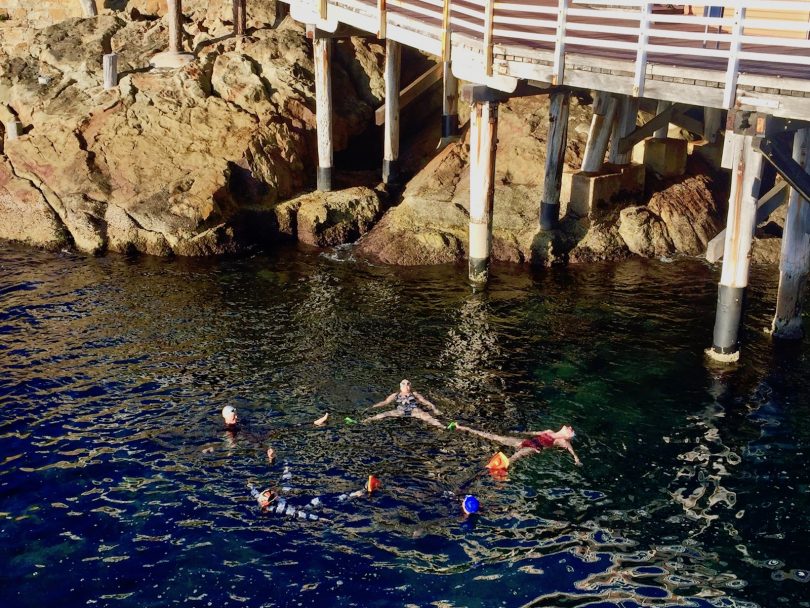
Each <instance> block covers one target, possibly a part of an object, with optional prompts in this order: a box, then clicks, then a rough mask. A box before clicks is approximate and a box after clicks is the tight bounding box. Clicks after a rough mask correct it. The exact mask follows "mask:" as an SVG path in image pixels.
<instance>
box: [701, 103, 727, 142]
mask: <svg viewBox="0 0 810 608" xmlns="http://www.w3.org/2000/svg"><path fill="white" fill-rule="evenodd" d="M722 118H723V110H721V109H719V108H703V139H705V140H706V141H708V142H709V143H714V142H715V141H717V134H718V132H719V131H720V127H721V126H722V125H721V124H720V123H721V122H722Z"/></svg>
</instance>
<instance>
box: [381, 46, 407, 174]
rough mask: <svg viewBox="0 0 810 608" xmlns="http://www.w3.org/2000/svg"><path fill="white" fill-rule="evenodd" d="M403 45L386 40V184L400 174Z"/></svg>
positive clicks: (383, 171)
mask: <svg viewBox="0 0 810 608" xmlns="http://www.w3.org/2000/svg"><path fill="white" fill-rule="evenodd" d="M401 57H402V47H401V45H400V44H399V43H398V42H394V41H393V40H391V39H390V38H386V40H385V125H384V127H383V129H384V130H385V134H384V146H385V150H384V152H383V168H382V179H383V183H385V184H392V183H395V182H396V181H397V177H398V175H399V171H398V167H397V165H398V160H399V90H400V77H399V74H400V65H401Z"/></svg>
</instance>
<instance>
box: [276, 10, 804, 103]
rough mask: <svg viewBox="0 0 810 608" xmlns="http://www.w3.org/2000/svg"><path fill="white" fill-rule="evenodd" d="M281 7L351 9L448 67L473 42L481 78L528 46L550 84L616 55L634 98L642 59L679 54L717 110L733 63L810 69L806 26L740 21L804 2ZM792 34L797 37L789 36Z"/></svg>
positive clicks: (730, 84)
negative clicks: (710, 84) (713, 95)
mask: <svg viewBox="0 0 810 608" xmlns="http://www.w3.org/2000/svg"><path fill="white" fill-rule="evenodd" d="M285 1H289V3H290V4H291V5H310V6H311V8H312V9H314V11H315V12H317V14H318V15H319V16H320V17H321V18H322V19H326V18H327V17H328V16H329V14H330V9H332V8H333V7H334V8H335V9H336V12H337V11H340V12H341V13H342V14H344V15H346V14H348V13H347V11H351V13H353V14H356V15H357V16H358V17H363V18H364V19H366V20H367V21H366V22H368V23H369V24H371V23H373V24H374V25H373V27H367V28H366V29H367V30H368V31H370V32H374V33H377V34H379V35H381V36H385V34H386V25H388V26H391V24H396V25H398V26H400V27H404V28H407V29H409V30H413V31H418V32H419V33H420V35H421V36H422V37H423V38H426V39H430V40H435V41H436V43H437V44H435V46H434V47H431V49H426V48H423V49H422V50H428V51H431V50H433V51H438V52H437V54H439V55H442V56H443V58H444V59H445V60H449V59H450V54H451V53H452V48H453V46H454V45H455V44H456V43H460V44H465V45H467V46H469V45H470V43H472V44H473V45H475V46H477V48H478V49H480V51H481V54H482V58H481V64H482V68H483V73H484V74H485V75H487V76H492V75H493V71H494V68H495V66H496V64H497V63H498V62H504V61H506V57H507V56H509V55H514V56H520V55H521V48H528V49H531V50H532V51H538V50H539V51H544V52H547V53H549V54H550V58H551V62H552V75H551V80H552V84H564V83H565V64H566V57H567V56H570V55H571V54H577V55H594V56H599V55H600V51H601V50H604V49H606V48H609V49H610V50H611V51H623V52H624V53H625V55H626V59H627V60H629V61H632V62H633V63H634V69H633V74H634V76H633V94H634V95H635V96H637V97H641V96H643V95H644V88H645V82H646V80H647V78H648V76H647V74H648V69H647V68H648V63H651V62H650V59H649V58H650V57H651V56H652V57H654V58H655V59H656V60H657V62H658V63H661V62H664V61H665V62H666V63H667V64H668V65H675V66H677V65H678V56H681V57H684V56H685V57H696V58H698V59H700V58H704V59H706V60H707V65H708V64H710V67H711V69H714V70H718V69H719V70H721V71H723V70H724V71H725V73H726V76H725V81H724V87H725V90H724V95H723V105H724V107H727V108H731V107H732V106H733V105H734V103H735V95H736V83H737V77H738V74H739V71H740V64H741V62H761V63H770V64H774V68H773V74H772V75H773V76H777V75H780V66H782V65H784V64H796V63H797V62H799V61H805V59H804V58H803V57H807V58H808V59H807V60H806V61H807V62H808V63H810V40H808V34H810V23H808V22H806V21H805V22H801V21H795V20H787V19H779V18H773V19H754V18H748V17H747V16H746V11H747V10H749V9H759V12H760V13H761V12H762V9H767V10H770V11H803V12H808V13H810V1H808V0H805V1H798V0H793V1H781V0H772V1H768V0H766V1H763V0H715V1H713V2H712V6H713V7H714V8H715V9H719V8H722V9H723V11H722V14H723V16H722V17H715V16H707V17H704V16H695V15H683V14H673V13H671V12H670V13H665V12H656V11H655V10H654V7H656V6H663V5H661V4H660V3H652V2H646V1H643V0H534V1H532V0H512V1H495V0H285ZM361 21H362V19H361ZM366 22H363V23H366ZM352 25H355V26H357V25H358V24H357V23H352ZM360 26H361V27H363V24H362V23H361V24H360ZM754 30H760V31H761V30H768V31H770V32H775V34H767V35H766V34H761V33H755V32H754ZM752 32H753V33H752ZM797 33H798V35H801V36H803V37H788V35H794V36H795V35H796V34H797ZM799 56H803V57H801V58H800V57H799ZM659 58H660V59H659ZM691 65H692V66H693V67H694V64H693V63H692V64H691Z"/></svg>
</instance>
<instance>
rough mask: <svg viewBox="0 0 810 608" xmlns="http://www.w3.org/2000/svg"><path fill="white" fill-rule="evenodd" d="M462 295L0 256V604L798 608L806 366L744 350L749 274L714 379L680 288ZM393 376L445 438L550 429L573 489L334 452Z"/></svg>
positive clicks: (222, 270) (764, 298) (686, 289)
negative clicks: (460, 426) (369, 480)
mask: <svg viewBox="0 0 810 608" xmlns="http://www.w3.org/2000/svg"><path fill="white" fill-rule="evenodd" d="M465 274H466V273H465V271H464V269H463V268H460V267H455V266H446V267H439V268H417V269H397V268H387V267H374V266H370V265H368V264H365V263H363V262H356V261H354V260H352V258H351V255H350V252H346V251H342V252H338V254H336V255H322V254H318V253H316V252H305V251H298V250H282V251H279V252H276V253H274V254H272V255H268V256H256V257H252V258H248V259H228V260H162V259H152V258H146V257H141V258H131V259H130V258H124V257H119V256H112V255H111V256H108V257H104V258H84V257H79V256H75V255H72V254H67V253H61V254H51V253H44V252H38V251H34V250H29V249H25V248H19V247H14V246H11V245H0V542H1V543H2V544H1V545H0V546H2V555H1V556H0V605H2V606H3V607H7V608H12V607H18V606H19V607H22V606H26V607H28V606H30V607H37V608H39V607H42V606H46V605H56V606H87V605H89V606H139V607H141V606H143V607H147V606H171V605H176V604H182V605H189V606H214V607H220V606H439V607H445V606H447V607H449V606H560V607H570V606H589V607H602V606H617V607H618V606H621V607H624V608H630V607H635V606H698V607H706V606H762V607H765V608H769V607H771V606H790V607H795V606H810V599H808V598H810V593H808V591H810V587H808V585H807V584H806V582H807V580H808V578H809V576H808V570H810V556H808V555H807V547H808V545H809V544H810V542H809V541H810V533H808V530H809V529H810V525H808V524H809V523H810V521H809V520H810V515H808V513H810V509H809V508H808V507H810V500H808V480H810V474H808V470H807V466H806V456H807V450H808V444H810V421H809V420H810V419H809V418H808V409H809V408H808V403H810V399H808V397H809V396H810V374H808V372H810V359H809V358H808V355H810V347H808V345H806V344H800V345H798V346H794V347H785V346H779V345H774V344H772V342H771V340H770V339H769V338H768V336H767V335H766V334H764V333H763V332H762V328H764V327H766V326H767V325H769V323H770V316H771V314H772V310H773V305H774V301H775V291H776V281H777V276H776V273H775V271H774V270H773V269H763V270H758V271H755V272H754V274H753V277H752V289H751V297H750V303H749V310H748V312H747V316H746V333H745V339H746V345H745V348H744V351H743V360H742V362H741V363H740V364H739V365H737V366H734V367H731V368H722V367H715V366H712V365H710V364H708V363H707V362H706V360H705V359H704V356H703V349H704V348H705V347H706V346H708V344H709V342H710V338H711V328H712V324H713V318H714V304H715V298H716V280H717V274H718V268H716V267H711V266H708V265H706V264H705V263H702V262H700V261H696V260H676V261H674V262H671V263H664V262H657V261H654V262H650V261H639V260H632V261H628V262H624V263H620V264H605V265H593V266H587V267H581V268H577V267H572V268H567V269H552V270H542V271H537V272H534V273H532V272H530V271H528V270H527V269H516V268H512V267H508V266H496V267H495V268H494V270H493V280H492V284H491V285H490V287H489V288H488V289H487V290H485V291H483V292H481V291H479V292H475V291H474V290H472V289H471V287H470V286H469V285H468V284H467V282H466V280H465ZM403 377H408V378H410V379H411V380H412V381H413V383H414V388H416V390H418V391H420V392H422V393H423V394H424V395H425V396H427V397H428V398H430V399H432V400H433V401H434V402H435V403H436V404H437V405H438V406H439V407H440V408H441V409H442V411H443V414H442V416H441V418H442V419H443V420H444V421H445V422H449V421H451V420H458V421H463V422H465V423H467V424H469V425H471V426H475V427H480V428H485V429H488V430H491V431H493V432H501V433H508V432H510V431H522V430H526V429H543V428H548V427H555V428H556V427H558V426H559V425H561V424H563V423H570V424H572V425H573V426H574V427H575V429H576V430H577V438H576V439H575V447H576V449H577V451H578V453H579V455H580V456H581V458H582V460H583V461H584V466H583V467H581V468H578V467H575V466H574V465H573V463H572V462H571V459H570V457H568V456H567V455H566V454H564V453H562V452H559V453H557V452H554V453H552V452H545V453H541V454H538V455H536V456H534V457H531V458H528V459H524V460H522V461H520V462H519V463H517V464H516V465H515V466H514V467H513V468H512V469H510V475H509V478H508V479H505V480H500V479H494V478H491V477H489V476H486V475H483V476H478V477H475V475H476V473H478V472H479V471H480V470H481V466H482V465H483V464H484V463H485V462H486V460H487V459H488V458H489V457H490V456H491V455H492V454H493V453H494V452H495V451H496V450H497V449H498V446H497V445H494V444H492V443H490V442H488V441H486V440H483V439H479V438H474V437H471V436H469V435H467V434H463V433H461V432H458V431H457V432H451V431H442V430H439V429H434V428H430V427H428V426H427V425H425V424H423V423H420V422H419V421H418V420H415V419H397V420H386V421H381V422H378V423H374V424H371V425H351V424H345V422H344V418H345V417H347V416H348V417H351V418H354V419H361V418H362V417H363V416H364V414H363V410H364V409H365V408H367V407H368V406H370V405H371V404H373V403H374V402H375V401H377V400H380V399H382V398H383V397H385V396H386V395H388V394H389V393H391V392H393V391H394V390H395V389H396V387H397V384H398V382H399V380H400V379H401V378H403ZM227 404H231V405H235V406H236V407H237V408H238V409H239V412H240V416H241V417H242V419H243V421H244V422H245V423H246V424H245V426H246V428H245V429H243V431H242V432H241V433H238V434H236V435H233V434H229V433H227V432H226V431H225V430H224V429H223V428H222V427H221V425H220V423H219V410H220V409H221V408H222V406H224V405H227ZM326 411H329V412H330V413H331V415H332V419H331V421H330V424H329V425H328V426H327V427H326V428H320V429H319V428H314V427H312V426H311V425H310V424H309V423H310V422H311V421H312V420H314V419H315V418H316V417H318V416H319V415H320V414H321V413H323V412H326ZM270 445H272V446H273V447H274V448H275V449H276V451H277V452H278V455H279V457H278V459H277V461H276V462H275V463H274V464H272V465H271V464H269V463H268V462H267V460H266V458H265V455H264V451H265V449H266V447H267V446H270ZM285 471H288V472H289V478H287V479H285V478H284V477H285V475H284V472H285ZM370 473H373V474H376V475H377V476H378V477H380V479H381V480H382V481H383V484H384V486H383V489H382V490H381V491H379V492H378V493H375V494H374V495H372V496H371V497H362V498H358V499H353V500H348V501H343V502H341V501H340V500H339V496H340V495H341V494H344V493H348V492H351V491H353V490H357V489H359V488H361V487H362V485H363V482H364V480H365V478H366V476H367V475H369V474H370ZM470 479H472V481H471V482H470V483H469V485H467V486H464V483H465V482H467V481H468V480H470ZM248 483H254V484H255V485H256V486H259V487H260V488H263V487H269V486H277V487H279V488H282V487H286V488H288V489H287V490H286V491H284V490H282V491H283V492H284V494H285V496H286V498H287V500H288V501H289V502H290V503H291V504H294V505H295V506H296V508H299V509H305V510H306V511H307V512H309V513H312V514H317V515H318V516H319V517H321V519H320V520H318V521H309V520H307V521H302V520H299V519H293V518H291V517H287V516H284V515H276V514H272V515H262V514H261V513H260V512H259V510H258V509H257V507H256V505H255V502H254V501H253V500H252V499H251V497H250V495H249V491H248V487H247V484H248ZM465 491H469V492H473V493H475V494H476V495H477V496H478V497H479V499H480V500H481V503H482V506H483V509H482V512H481V514H480V515H479V516H477V517H475V518H474V519H470V520H466V521H465V520H463V519H461V518H460V516H459V508H458V496H460V495H462V494H463V493H464V492H465ZM315 497H319V498H320V499H321V502H322V504H321V505H318V506H315V507H311V508H308V509H306V508H305V505H307V504H308V503H309V502H310V501H311V499H312V498H315Z"/></svg>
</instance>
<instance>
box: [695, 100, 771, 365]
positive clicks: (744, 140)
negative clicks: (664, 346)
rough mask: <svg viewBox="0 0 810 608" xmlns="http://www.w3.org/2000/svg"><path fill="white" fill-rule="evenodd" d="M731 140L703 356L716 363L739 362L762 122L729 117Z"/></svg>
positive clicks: (745, 116) (741, 114)
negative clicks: (712, 309) (713, 302)
mask: <svg viewBox="0 0 810 608" xmlns="http://www.w3.org/2000/svg"><path fill="white" fill-rule="evenodd" d="M732 125H733V130H734V135H733V136H732V137H731V138H730V142H729V143H730V145H732V146H733V150H732V151H731V155H730V156H729V159H730V161H731V172H732V176H731V192H730V194H729V201H728V219H727V221H726V240H725V248H724V254H723V270H722V273H721V275H720V285H719V286H718V290H717V312H716V316H715V322H714V335H713V339H712V347H711V348H710V349H708V350H707V351H706V354H707V355H708V356H709V357H710V358H712V359H714V360H715V361H719V362H722V363H730V362H734V361H737V360H739V358H740V346H739V331H740V325H741V322H742V317H743V305H744V302H745V291H746V288H747V286H748V269H749V264H750V253H751V245H752V241H753V237H754V229H755V228H756V205H757V200H758V199H759V190H760V177H761V173H762V155H761V154H759V153H757V152H756V151H755V150H754V137H755V136H756V135H761V134H762V133H763V132H764V127H765V118H764V117H759V118H758V117H757V116H756V115H754V114H752V113H747V112H745V113H744V112H737V113H736V114H735V115H733V116H731V117H730V118H729V126H732Z"/></svg>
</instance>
